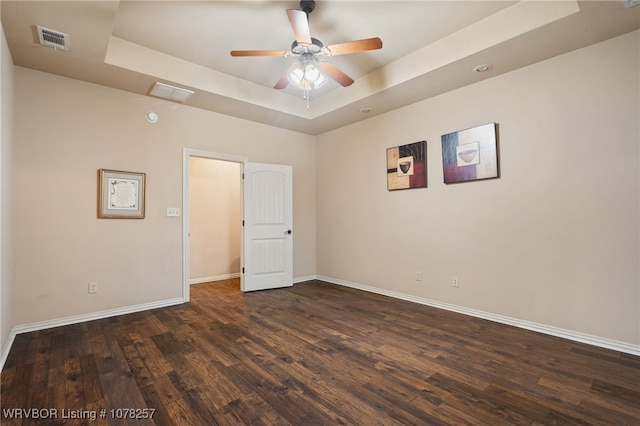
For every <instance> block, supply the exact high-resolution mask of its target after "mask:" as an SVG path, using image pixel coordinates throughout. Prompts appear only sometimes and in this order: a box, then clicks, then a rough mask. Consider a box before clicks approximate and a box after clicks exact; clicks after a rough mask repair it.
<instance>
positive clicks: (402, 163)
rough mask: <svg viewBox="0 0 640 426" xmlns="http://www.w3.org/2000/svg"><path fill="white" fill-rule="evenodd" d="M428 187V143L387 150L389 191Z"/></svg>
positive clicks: (411, 144)
mask: <svg viewBox="0 0 640 426" xmlns="http://www.w3.org/2000/svg"><path fill="white" fill-rule="evenodd" d="M426 186H427V141H420V142H414V143H410V144H407V145H400V146H397V147H394V148H387V189H388V190H389V191H395V190H398V189H412V188H425V187H426Z"/></svg>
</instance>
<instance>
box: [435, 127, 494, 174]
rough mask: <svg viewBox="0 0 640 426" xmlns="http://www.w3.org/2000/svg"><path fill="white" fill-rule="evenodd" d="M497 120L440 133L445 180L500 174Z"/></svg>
mask: <svg viewBox="0 0 640 426" xmlns="http://www.w3.org/2000/svg"><path fill="white" fill-rule="evenodd" d="M497 127H498V125H497V124H496V123H489V124H484V125H482V126H477V127H472V128H470V129H466V130H460V131H458V132H454V133H449V134H446V135H442V166H443V169H444V183H457V182H467V181H474V180H481V179H492V178H497V177H499V170H498V141H497Z"/></svg>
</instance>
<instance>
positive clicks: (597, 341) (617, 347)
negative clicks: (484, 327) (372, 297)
mask: <svg viewBox="0 0 640 426" xmlns="http://www.w3.org/2000/svg"><path fill="white" fill-rule="evenodd" d="M317 279H318V280H321V281H326V282H329V283H332V284H337V285H341V286H344V287H351V288H355V289H358V290H363V291H367V292H370V293H377V294H381V295H383V296H389V297H393V298H396V299H402V300H407V301H409V302H414V303H419V304H421V305H427V306H432V307H434V308H439V309H445V310H447V311H452V312H457V313H460V314H464V315H470V316H473V317H477V318H482V319H486V320H489V321H494V322H498V323H501V324H507V325H511V326H514V327H518V328H523V329H525V330H531V331H535V332H538V333H543V334H548V335H551V336H556V337H562V338H564V339H568V340H573V341H575V342H580V343H586V344H588V345H593V346H599V347H602V348H606V349H612V350H614V351H618V352H624V353H627V354H631V355H637V356H640V345H633V344H631V343H626V342H620V341H617V340H611V339H607V338H604V337H598V336H593V335H590V334H585V333H580V332H577V331H572V330H566V329H563V328H558V327H553V326H549V325H544V324H538V323H535V322H530V321H524V320H521V319H517V318H511V317H506V316H503V315H496V314H492V313H490V312H484V311H479V310H476V309H470V308H465V307H463V306H457V305H452V304H449V303H443V302H438V301H436V300H430V299H424V298H422V297H417V296H411V295H408V294H404V293H398V292H395V291H391V290H385V289H382V288H377V287H371V286H368V285H364V284H358V283H354V282H349V281H345V280H341V279H337V278H331V277H326V276H323V275H318V276H317Z"/></svg>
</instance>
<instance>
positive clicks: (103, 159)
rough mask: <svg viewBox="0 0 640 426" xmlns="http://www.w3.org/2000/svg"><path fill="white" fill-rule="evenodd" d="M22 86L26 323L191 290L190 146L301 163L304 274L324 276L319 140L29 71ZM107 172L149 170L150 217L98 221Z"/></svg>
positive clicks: (20, 262)
mask: <svg viewBox="0 0 640 426" xmlns="http://www.w3.org/2000/svg"><path fill="white" fill-rule="evenodd" d="M15 90H16V97H15V144H14V163H13V167H14V170H13V171H14V174H13V178H14V202H13V208H14V210H13V213H14V221H13V224H14V226H13V230H14V244H13V248H14V250H13V253H14V260H15V262H14V265H15V269H14V277H15V278H14V281H15V286H14V316H15V324H16V325H24V324H30V323H34V322H40V321H47V320H53V319H58V318H65V317H69V316H72V315H81V314H87V313H92V312H100V311H104V310H112V309H118V308H123V307H129V306H133V305H138V304H145V303H152V302H156V301H163V300H170V299H174V298H179V297H181V296H182V289H183V282H182V281H183V275H182V274H183V272H182V220H181V219H176V218H171V217H167V216H166V209H167V207H179V206H181V205H182V159H183V148H185V147H186V148H191V149H196V150H204V151H211V152H217V153H226V154H234V155H242V156H246V157H248V158H249V160H250V161H255V162H263V163H274V164H290V165H292V166H293V173H294V176H293V179H294V182H295V184H294V194H293V195H294V226H295V227H296V234H295V236H294V247H295V254H294V271H293V272H294V278H295V277H301V276H309V275H312V274H314V273H315V269H316V268H315V258H316V253H315V247H316V241H315V222H316V220H315V202H316V201H315V173H316V171H315V138H314V137H311V136H307V135H303V134H300V133H295V132H290V131H286V130H282V129H278V128H273V127H269V126H265V125H261V124H257V123H252V122H247V121H243V120H238V119H235V118H231V117H227V116H223V115H219V114H214V113H210V112H207V111H203V110H199V109H195V108H191V107H187V106H184V105H179V104H176V103H171V102H167V101H163V100H160V99H155V98H152V97H148V96H139V95H134V94H131V93H127V92H123V91H118V90H113V89H110V88H106V87H102V86H98V85H93V84H87V83H83V82H79V81H74V80H71V79H67V78H61V77H57V76H53V75H50V74H45V73H41V72H37V71H33V70H29V69H25V68H21V67H16V68H15ZM148 110H154V111H155V112H157V113H158V115H159V116H160V121H159V122H158V123H156V124H151V123H148V122H147V121H146V120H145V112H146V111H148ZM100 168H108V169H115V170H125V171H134V172H144V173H146V174H147V191H146V218H145V219H144V220H113V219H111V220H108V219H97V218H96V179H97V177H96V173H97V170H98V169H100ZM90 281H96V282H98V286H99V291H98V293H97V294H94V295H89V294H88V292H87V285H88V283H89V282H90Z"/></svg>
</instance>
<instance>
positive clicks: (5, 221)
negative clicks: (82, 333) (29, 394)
mask: <svg viewBox="0 0 640 426" xmlns="http://www.w3.org/2000/svg"><path fill="white" fill-rule="evenodd" d="M0 37H1V40H0V43H1V44H0V100H1V101H0V117H2V118H1V119H0V191H1V192H0V351H2V349H3V348H4V347H5V344H6V343H7V341H8V338H9V333H10V332H11V329H12V328H13V303H12V298H13V295H12V272H11V271H12V267H11V263H12V255H11V253H12V251H11V233H12V232H11V229H12V227H11V194H12V190H11V188H12V186H11V147H12V145H13V135H12V133H13V131H12V129H13V102H14V98H13V61H12V60H11V55H10V53H9V48H8V46H7V40H6V39H5V37H4V31H3V30H2V25H1V24H0Z"/></svg>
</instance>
